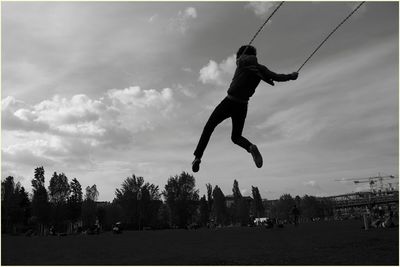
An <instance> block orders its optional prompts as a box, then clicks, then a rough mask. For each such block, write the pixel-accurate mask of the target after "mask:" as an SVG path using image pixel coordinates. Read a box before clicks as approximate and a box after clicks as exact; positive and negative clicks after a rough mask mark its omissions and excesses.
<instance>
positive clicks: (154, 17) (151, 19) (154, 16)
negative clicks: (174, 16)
mask: <svg viewBox="0 0 400 267" xmlns="http://www.w3.org/2000/svg"><path fill="white" fill-rule="evenodd" d="M157 18H158V14H154V15H153V16H151V17H150V18H149V22H150V23H152V22H154V21H155V20H156V19H157Z"/></svg>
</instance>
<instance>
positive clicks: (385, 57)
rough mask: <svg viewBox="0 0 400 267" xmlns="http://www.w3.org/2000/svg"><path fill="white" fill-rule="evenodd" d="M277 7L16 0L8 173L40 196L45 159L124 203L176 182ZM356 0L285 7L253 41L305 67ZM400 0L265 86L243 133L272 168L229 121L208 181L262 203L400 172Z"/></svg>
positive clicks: (362, 17)
mask: <svg viewBox="0 0 400 267" xmlns="http://www.w3.org/2000/svg"><path fill="white" fill-rule="evenodd" d="M277 4H278V2H174V3H168V2H137V3H135V2H119V3H118V2H115V3H114V2H3V3H2V14H1V15H2V16H1V17H2V18H1V19H2V35H1V37H2V51H1V53H2V54H1V59H2V60H1V64H2V88H1V94H2V95H1V99H2V104H1V108H2V125H1V126H2V139H1V141H2V144H1V149H2V174H1V177H2V179H4V178H5V177H6V176H8V175H13V176H14V177H15V179H16V181H20V182H21V183H22V185H23V186H25V187H26V188H27V189H28V190H29V191H30V190H31V179H32V177H33V172H34V169H35V167H37V166H44V168H45V177H46V184H48V181H49V179H50V178H51V175H52V173H53V172H54V171H57V172H64V173H65V174H66V175H67V177H68V178H69V180H71V179H72V178H77V179H78V180H79V181H80V183H81V184H82V187H83V188H85V187H86V186H88V185H93V184H96V185H97V188H98V190H99V192H100V196H99V199H100V200H109V201H110V200H112V199H113V198H114V192H115V189H116V188H119V187H120V185H121V183H122V182H123V180H124V179H125V178H126V177H128V176H131V175H132V174H135V175H136V176H143V177H144V179H145V181H148V182H150V183H154V184H156V185H158V186H159V187H160V189H164V186H165V184H166V181H167V179H168V178H169V177H170V176H173V175H176V174H179V173H181V172H182V171H187V172H189V173H191V162H192V160H193V151H194V149H195V147H196V144H197V141H198V139H199V137H200V134H201V131H202V129H203V127H204V124H205V122H206V121H207V119H208V117H209V115H210V114H211V112H212V110H213V108H214V107H215V106H216V105H217V104H218V103H219V102H220V101H221V100H222V99H223V98H224V97H225V95H226V91H227V89H228V86H229V83H230V80H231V79H232V75H233V72H234V70H235V57H234V54H235V53H236V51H237V49H238V48H239V47H240V46H241V45H242V44H246V43H248V42H249V41H250V39H251V37H252V36H253V35H254V33H255V32H256V31H257V29H258V28H259V26H260V25H261V24H262V23H263V22H264V20H265V19H266V18H267V17H268V16H269V14H270V13H271V12H272V10H273V8H275V6H276V5H277ZM356 5H357V2H330V3H327V2H286V3H285V4H284V5H283V6H282V7H281V8H280V9H279V11H278V12H277V13H276V14H275V15H274V17H273V19H272V21H271V22H270V23H268V24H267V26H266V27H265V28H264V30H263V31H262V32H261V33H260V35H259V36H258V37H257V39H256V40H255V42H254V45H255V46H256V47H257V49H258V60H259V62H260V63H261V64H264V65H266V66H267V67H268V68H269V69H271V70H273V71H275V72H278V73H290V72H293V71H296V70H297V69H298V67H299V66H300V65H301V64H302V63H303V62H304V60H305V59H306V58H307V57H308V56H309V55H310V53H311V52H312V51H313V49H314V48H315V47H316V46H317V45H318V44H319V42H321V41H322V39H323V38H324V37H325V36H326V35H327V34H328V33H329V32H330V31H331V30H332V29H333V28H334V27H335V26H336V25H337V24H338V23H339V22H340V21H341V20H342V19H344V18H345V17H346V16H347V14H349V13H350V12H351V10H352V9H353V8H354V7H355V6H356ZM398 11H399V10H398V3H397V2H367V3H366V4H365V5H364V6H363V7H362V8H361V9H360V10H359V11H358V12H357V13H356V14H355V15H354V16H352V17H351V18H350V20H348V21H347V22H346V23H345V24H344V25H343V26H342V27H341V28H340V29H339V31H338V32H336V33H335V34H334V35H333V36H332V37H331V39H329V41H328V42H327V43H326V44H325V45H324V46H323V47H322V48H321V49H320V50H319V51H318V52H317V54H316V55H315V56H314V57H313V58H312V59H311V61H310V62H308V63H307V65H305V67H304V68H303V69H302V71H301V72H300V75H299V78H298V80H297V81H291V82H286V83H277V84H276V85H275V86H274V87H271V86H270V85H268V84H260V86H259V87H258V88H257V91H256V93H255V94H254V96H253V97H252V98H251V100H250V103H249V111H248V116H247V120H246V124H245V129H244V136H246V137H247V138H248V139H249V140H250V141H252V142H253V143H255V144H257V145H258V147H259V149H260V152H261V153H262V155H263V157H264V166H263V167H262V168H261V169H257V168H256V167H255V165H254V162H253V161H252V158H251V156H250V154H248V153H247V152H246V151H244V150H243V149H242V148H240V147H238V146H236V145H234V144H233V143H232V142H231V140H230V132H231V121H230V120H226V121H225V122H224V123H222V124H221V125H220V126H219V127H217V129H216V130H215V132H214V134H213V136H212V138H211V140H210V143H209V146H208V147H207V149H206V151H205V154H204V157H203V160H202V164H201V169H200V172H198V173H196V174H194V176H195V178H196V185H197V188H199V189H200V193H201V194H204V193H205V192H206V187H205V184H206V183H211V184H212V185H213V186H215V185H219V186H220V187H221V188H222V190H223V191H224V193H225V194H226V195H228V194H231V193H232V185H233V180H234V179H237V180H238V182H239V187H240V189H241V190H242V193H243V194H244V195H250V194H251V186H252V185H253V186H258V187H259V190H260V193H261V196H262V197H263V198H268V199H275V198H278V197H279V196H280V195H282V194H284V193H290V194H292V195H293V196H295V195H300V196H303V195H305V194H308V195H317V196H327V195H335V194H342V193H347V192H352V191H357V190H362V189H365V188H368V184H361V186H360V185H359V186H356V185H354V184H352V183H351V182H338V181H335V179H342V178H354V177H357V178H358V177H369V176H375V175H378V173H381V174H393V175H396V176H397V175H398V171H399V167H398V166H399V158H398V157H399V155H398V148H399V144H398V138H399V132H398V122H399V118H398V114H399V113H398V108H399V106H398V104H399V95H398V88H399V76H398V73H399V64H398V59H399V43H398V40H399V36H398V33H399V29H398V21H399V18H398Z"/></svg>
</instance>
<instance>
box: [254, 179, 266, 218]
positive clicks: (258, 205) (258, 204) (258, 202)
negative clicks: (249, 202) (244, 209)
mask: <svg viewBox="0 0 400 267" xmlns="http://www.w3.org/2000/svg"><path fill="white" fill-rule="evenodd" d="M251 193H252V195H253V207H252V208H253V214H254V215H255V216H256V217H258V218H260V217H262V216H263V215H264V206H263V203H262V198H261V195H260V191H258V187H254V186H252V187H251Z"/></svg>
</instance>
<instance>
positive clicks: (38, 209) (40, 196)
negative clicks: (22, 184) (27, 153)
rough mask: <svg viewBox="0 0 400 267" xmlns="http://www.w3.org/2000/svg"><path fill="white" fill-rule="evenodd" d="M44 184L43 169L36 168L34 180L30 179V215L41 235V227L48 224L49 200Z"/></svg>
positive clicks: (42, 228)
mask: <svg viewBox="0 0 400 267" xmlns="http://www.w3.org/2000/svg"><path fill="white" fill-rule="evenodd" d="M44 182H45V178H44V168H43V167H38V168H36V169H35V174H34V178H33V179H32V187H33V197H32V215H33V216H35V217H36V219H37V222H38V223H39V227H40V229H39V231H40V233H41V234H43V230H44V227H43V226H44V225H46V224H47V223H48V221H49V217H50V216H49V215H50V209H49V207H50V206H49V198H48V194H47V190H46V188H45V186H44Z"/></svg>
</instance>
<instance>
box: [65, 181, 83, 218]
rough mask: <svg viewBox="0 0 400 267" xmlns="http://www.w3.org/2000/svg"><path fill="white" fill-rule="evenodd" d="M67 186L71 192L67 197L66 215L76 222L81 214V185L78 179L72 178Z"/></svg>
mask: <svg viewBox="0 0 400 267" xmlns="http://www.w3.org/2000/svg"><path fill="white" fill-rule="evenodd" d="M69 187H70V193H71V194H70V196H69V197H68V217H69V219H70V220H71V221H73V222H76V221H77V220H78V219H79V217H80V216H81V211H82V202H83V198H82V196H83V194H82V186H81V184H80V183H79V181H78V180H77V179H76V178H74V179H72V181H71V183H70V185H69Z"/></svg>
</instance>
